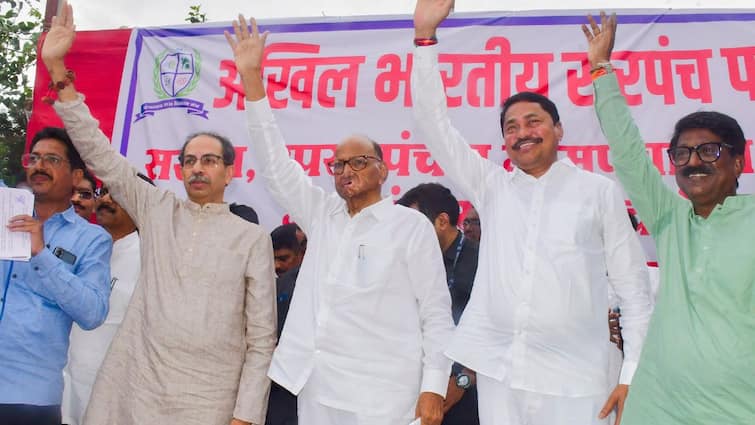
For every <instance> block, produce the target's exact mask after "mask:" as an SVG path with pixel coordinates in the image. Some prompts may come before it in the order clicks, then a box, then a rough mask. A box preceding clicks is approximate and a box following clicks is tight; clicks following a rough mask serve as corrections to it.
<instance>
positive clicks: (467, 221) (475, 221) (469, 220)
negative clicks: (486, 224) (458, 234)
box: [461, 218, 480, 227]
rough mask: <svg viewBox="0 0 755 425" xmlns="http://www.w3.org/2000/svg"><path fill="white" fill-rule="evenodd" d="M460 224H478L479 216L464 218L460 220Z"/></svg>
mask: <svg viewBox="0 0 755 425" xmlns="http://www.w3.org/2000/svg"><path fill="white" fill-rule="evenodd" d="M461 224H462V225H463V226H464V227H467V226H479V225H480V219H479V218H465V219H464V221H462V222H461Z"/></svg>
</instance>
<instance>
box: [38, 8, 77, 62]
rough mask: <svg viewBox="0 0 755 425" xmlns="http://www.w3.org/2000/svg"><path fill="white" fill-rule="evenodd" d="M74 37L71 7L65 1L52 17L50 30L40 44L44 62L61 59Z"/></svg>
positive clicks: (74, 27)
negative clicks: (41, 44)
mask: <svg viewBox="0 0 755 425" xmlns="http://www.w3.org/2000/svg"><path fill="white" fill-rule="evenodd" d="M75 37H76V26H75V25H74V24H73V7H71V5H70V4H68V3H67V2H65V3H64V4H63V7H62V8H61V9H60V13H59V14H58V16H54V17H53V18H52V25H51V26H50V31H49V32H48V33H47V36H46V37H45V43H44V45H43V46H42V52H41V54H42V60H43V61H45V63H49V62H50V61H54V60H60V59H63V58H64V57H65V56H66V54H67V53H68V51H69V50H70V49H71V45H72V44H73V39H74V38H75Z"/></svg>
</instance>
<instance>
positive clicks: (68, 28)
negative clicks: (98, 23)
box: [41, 2, 162, 226]
mask: <svg viewBox="0 0 755 425" xmlns="http://www.w3.org/2000/svg"><path fill="white" fill-rule="evenodd" d="M75 29H76V27H75V25H74V21H73V8H72V7H71V5H70V4H68V3H67V2H65V3H64V4H63V7H62V8H61V11H60V13H59V14H58V16H54V17H53V19H52V26H51V27H50V31H49V32H48V33H47V36H46V37H45V42H44V45H43V46H42V51H41V57H42V61H43V62H44V65H45V67H46V68H47V71H48V72H49V74H50V79H51V80H52V82H53V83H55V84H56V85H57V88H56V91H57V92H58V101H57V102H55V105H54V107H55V111H56V112H57V113H58V115H59V116H60V118H61V119H62V120H63V124H64V125H65V128H66V131H67V132H68V135H69V136H70V137H71V140H72V141H73V144H74V145H75V146H76V150H77V151H78V152H79V154H80V155H81V158H82V159H83V160H84V162H86V164H87V167H89V168H90V169H91V170H92V171H93V172H94V173H95V174H96V175H97V177H98V178H99V179H100V180H102V181H103V182H105V184H106V185H107V186H108V188H109V189H110V191H111V192H112V193H113V195H114V197H115V199H116V200H117V201H118V203H119V204H121V205H123V207H124V208H125V209H126V210H127V211H128V213H129V215H130V216H131V217H132V218H133V219H134V222H135V223H136V224H137V226H139V225H140V224H142V223H143V220H142V216H143V214H142V213H143V212H146V211H147V210H148V205H150V203H151V202H152V201H153V200H155V199H157V198H158V197H160V196H162V191H160V190H159V189H157V188H155V187H153V186H151V185H149V184H145V183H144V182H143V181H142V180H141V179H140V178H139V177H137V176H136V170H135V169H134V168H133V167H132V166H131V164H129V162H128V160H126V158H124V157H123V156H122V155H121V154H119V153H118V152H116V151H115V149H113V147H112V146H111V145H110V141H109V140H108V138H107V136H105V134H104V133H102V131H101V130H100V128H99V127H100V126H99V121H97V120H96V119H95V118H94V117H93V116H92V114H91V112H90V111H89V108H88V107H87V106H86V104H85V103H84V97H83V96H82V95H81V94H79V93H77V92H76V88H75V87H74V84H73V80H74V78H75V77H73V76H72V74H69V71H68V68H66V65H65V57H66V55H67V54H68V51H69V50H70V49H71V46H72V45H73V41H74V38H75V37H76V32H75Z"/></svg>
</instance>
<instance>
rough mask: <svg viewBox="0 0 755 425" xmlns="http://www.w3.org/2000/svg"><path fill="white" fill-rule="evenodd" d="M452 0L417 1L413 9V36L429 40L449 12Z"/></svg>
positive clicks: (452, 3)
mask: <svg viewBox="0 0 755 425" xmlns="http://www.w3.org/2000/svg"><path fill="white" fill-rule="evenodd" d="M453 5H454V0H417V6H416V7H415V8H414V36H415V37H417V38H430V37H432V36H434V35H435V30H436V29H437V28H438V25H440V23H441V22H443V20H444V19H446V17H447V16H448V14H449V13H450V12H451V8H452V7H453Z"/></svg>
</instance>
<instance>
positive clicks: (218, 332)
mask: <svg viewBox="0 0 755 425" xmlns="http://www.w3.org/2000/svg"><path fill="white" fill-rule="evenodd" d="M73 27H74V26H73V16H72V10H71V7H70V5H68V6H64V7H63V9H62V12H61V15H59V16H58V17H57V19H56V20H54V21H53V25H52V28H51V30H50V32H49V33H48V34H47V38H46V39H45V43H44V46H43V48H42V54H41V56H42V59H43V60H44V62H45V66H46V67H47V69H48V71H49V72H50V77H51V79H52V81H54V82H55V83H60V84H57V85H56V87H60V86H63V88H62V89H60V90H59V92H58V96H59V100H58V102H56V103H55V110H56V112H57V113H58V115H59V116H60V117H61V119H62V120H63V123H64V124H65V127H66V129H67V130H68V132H69V134H70V135H71V139H73V142H74V144H75V145H76V147H77V149H78V150H79V151H80V152H81V156H82V158H83V159H84V161H85V162H86V163H87V165H88V166H89V168H91V169H92V170H93V171H94V172H95V174H96V175H97V176H98V177H99V178H100V179H101V180H102V181H103V182H104V184H105V185H106V186H107V187H108V188H109V189H110V194H111V195H112V196H113V198H114V199H115V200H116V201H117V202H118V203H119V204H120V205H121V206H122V207H123V208H124V209H125V210H126V211H127V212H128V214H129V216H131V217H132V218H133V219H134V222H135V223H136V225H137V226H138V228H139V236H140V238H141V249H142V263H141V272H140V275H139V279H138V283H137V287H136V290H135V291H134V295H133V297H132V299H131V304H130V305H129V307H128V309H127V311H126V315H125V317H124V319H123V323H122V324H121V327H120V329H119V330H118V332H117V335H116V336H115V339H114V340H113V342H112V343H111V345H110V349H109V351H108V353H107V356H106V357H105V360H104V363H103V364H102V367H101V368H100V371H99V373H98V375H97V379H96V381H95V384H94V389H93V391H92V398H91V400H90V402H89V405H88V407H87V411H86V414H85V417H84V424H93V425H104V424H108V425H119V424H124V425H146V424H168V423H179V424H182V425H229V424H231V425H248V424H250V423H252V424H257V425H259V424H262V423H263V421H264V418H265V410H266V407H267V398H268V392H269V389H270V381H269V379H268V378H267V376H266V370H267V368H268V367H269V364H270V358H271V355H272V351H273V349H274V347H275V339H276V338H275V337H276V326H275V280H274V272H273V255H272V253H273V250H272V243H271V241H270V237H269V236H268V234H267V232H266V231H264V230H263V229H262V228H260V227H259V226H257V225H255V224H253V223H250V222H248V221H246V220H244V219H242V218H240V217H238V216H236V215H234V214H232V213H231V212H230V210H229V207H228V204H227V203H224V202H223V194H224V191H225V187H226V186H227V185H228V184H229V183H230V181H231V179H232V177H233V162H234V159H235V155H234V148H233V145H232V144H231V143H230V141H228V140H227V139H225V138H223V137H222V136H220V135H217V134H212V133H201V134H196V135H191V136H189V137H188V139H187V141H186V143H185V144H184V146H183V148H182V149H181V155H180V163H181V172H182V176H183V181H184V187H185V189H186V191H187V195H188V198H189V199H187V200H183V199H181V198H179V197H178V196H177V195H176V194H174V193H172V192H169V191H166V190H162V189H159V188H157V187H153V186H150V185H149V184H147V183H145V182H144V181H142V179H141V178H139V177H138V176H137V173H136V170H135V169H134V168H132V166H131V165H130V164H129V163H128V161H127V160H126V158H124V157H123V156H121V155H119V154H118V153H117V152H116V151H115V150H114V149H113V148H112V146H110V143H109V141H108V140H107V137H106V136H105V135H104V134H103V133H102V132H101V131H100V130H99V127H98V122H97V120H95V119H94V118H93V117H92V115H91V113H90V112H89V109H88V108H87V106H86V105H85V104H84V103H83V96H82V95H80V94H78V93H77V92H76V90H75V88H74V86H73V83H72V81H71V79H70V78H69V77H68V74H67V72H66V68H65V64H64V58H65V55H66V53H67V51H68V49H69V48H70V46H71V44H72V42H73V38H74V36H75V34H74V31H73Z"/></svg>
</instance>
